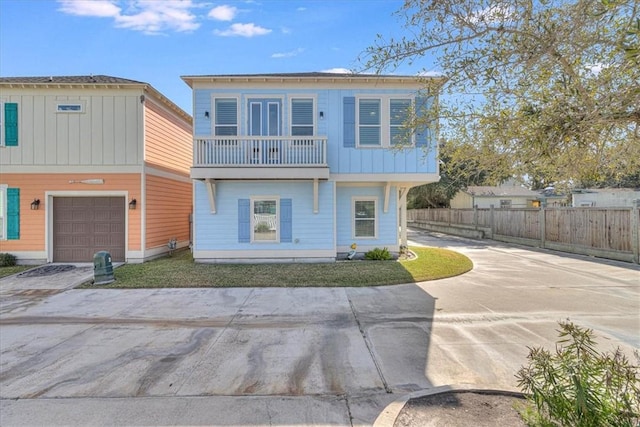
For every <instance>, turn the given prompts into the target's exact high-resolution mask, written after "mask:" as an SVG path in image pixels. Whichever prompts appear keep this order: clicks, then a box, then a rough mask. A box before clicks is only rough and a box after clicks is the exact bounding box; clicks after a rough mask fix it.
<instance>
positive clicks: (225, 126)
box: [213, 98, 240, 136]
mask: <svg viewBox="0 0 640 427" xmlns="http://www.w3.org/2000/svg"><path fill="white" fill-rule="evenodd" d="M239 116H240V114H239V110H238V98H214V99H213V134H214V135H217V136H236V135H238V117H239Z"/></svg>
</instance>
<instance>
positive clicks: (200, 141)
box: [193, 136, 327, 167]
mask: <svg viewBox="0 0 640 427" xmlns="http://www.w3.org/2000/svg"><path fill="white" fill-rule="evenodd" d="M193 154H194V156H193V166H195V167H236V166H237V167H245V166H246V167H262V166H266V167H278V166H290V167H308V166H326V165H327V138H326V137H314V136H286V137H284V136H202V137H200V136H196V137H195V139H194V151H193Z"/></svg>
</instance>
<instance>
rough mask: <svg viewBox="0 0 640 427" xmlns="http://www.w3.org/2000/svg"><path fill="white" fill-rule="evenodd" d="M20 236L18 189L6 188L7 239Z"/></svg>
mask: <svg viewBox="0 0 640 427" xmlns="http://www.w3.org/2000/svg"><path fill="white" fill-rule="evenodd" d="M19 238H20V189H19V188H7V239H9V240H18V239H19Z"/></svg>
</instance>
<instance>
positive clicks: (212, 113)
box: [193, 93, 242, 135]
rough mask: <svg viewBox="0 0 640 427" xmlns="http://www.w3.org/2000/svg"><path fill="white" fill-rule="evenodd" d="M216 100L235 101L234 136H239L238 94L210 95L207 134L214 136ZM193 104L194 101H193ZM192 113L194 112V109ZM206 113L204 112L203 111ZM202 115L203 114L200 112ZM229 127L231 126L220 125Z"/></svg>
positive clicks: (239, 102)
mask: <svg viewBox="0 0 640 427" xmlns="http://www.w3.org/2000/svg"><path fill="white" fill-rule="evenodd" d="M216 99H235V100H236V135H240V132H241V127H240V123H241V122H242V120H241V117H242V116H241V110H240V107H241V106H240V104H241V97H240V95H239V94H226V93H212V94H211V107H210V108H209V132H210V133H211V135H215V134H216ZM194 102H195V101H194ZM193 111H196V110H195V109H194V110H193ZM205 111H206V110H205ZM202 114H204V112H202ZM220 126H231V125H220Z"/></svg>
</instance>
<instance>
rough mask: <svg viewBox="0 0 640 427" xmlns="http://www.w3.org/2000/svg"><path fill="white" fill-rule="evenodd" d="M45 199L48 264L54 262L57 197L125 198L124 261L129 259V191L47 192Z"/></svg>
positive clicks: (45, 243)
mask: <svg viewBox="0 0 640 427" xmlns="http://www.w3.org/2000/svg"><path fill="white" fill-rule="evenodd" d="M44 197H45V199H46V200H47V202H46V203H45V205H44V209H45V213H44V214H45V218H46V221H45V224H44V226H45V227H44V229H45V232H44V235H45V240H44V247H45V249H46V254H47V262H53V208H52V207H53V199H54V198H55V197H124V208H123V209H124V259H128V258H129V209H128V206H127V205H128V203H129V200H130V196H129V192H128V191H116V190H106V191H45V193H44Z"/></svg>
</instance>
